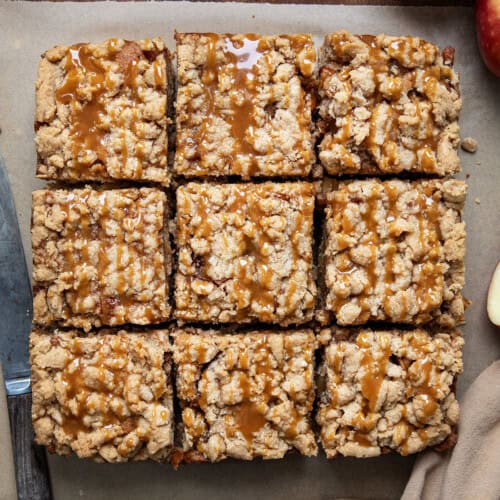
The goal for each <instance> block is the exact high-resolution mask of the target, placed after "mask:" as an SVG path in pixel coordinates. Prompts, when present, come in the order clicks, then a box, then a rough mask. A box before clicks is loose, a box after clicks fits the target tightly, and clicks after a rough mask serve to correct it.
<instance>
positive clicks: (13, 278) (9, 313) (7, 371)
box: [0, 157, 33, 396]
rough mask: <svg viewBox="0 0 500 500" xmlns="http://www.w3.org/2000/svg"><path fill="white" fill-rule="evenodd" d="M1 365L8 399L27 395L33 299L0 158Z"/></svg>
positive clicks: (9, 191) (19, 235)
mask: <svg viewBox="0 0 500 500" xmlns="http://www.w3.org/2000/svg"><path fill="white" fill-rule="evenodd" d="M0 290H1V291H2V298H1V301H0V318H2V327H1V329H2V335H0V361H1V362H2V366H3V369H4V378H5V387H6V390H7V395H9V396H12V395H16V394H26V393H27V392H29V391H30V378H29V373H30V366H29V353H28V337H29V332H30V328H31V319H32V316H33V313H32V302H33V301H32V295H31V286H30V280H29V276H28V269H27V267H26V259H25V257H24V250H23V245H22V242H21V234H20V232H19V224H18V223H17V216H16V209H15V207H14V200H13V198H12V193H11V190H10V184H9V179H8V177H7V172H6V169H5V165H4V162H3V159H2V158H1V157H0Z"/></svg>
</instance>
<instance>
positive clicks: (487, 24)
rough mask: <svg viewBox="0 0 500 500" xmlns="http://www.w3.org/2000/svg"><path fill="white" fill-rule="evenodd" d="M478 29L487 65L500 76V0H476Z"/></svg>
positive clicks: (480, 46) (480, 47)
mask: <svg viewBox="0 0 500 500" xmlns="http://www.w3.org/2000/svg"><path fill="white" fill-rule="evenodd" d="M476 31H477V40H478V44H479V50H480V51H481V55H482V56H483V60H484V62H485V64H486V66H488V68H489V70H490V71H491V72H492V73H494V74H495V75H497V76H500V0H476Z"/></svg>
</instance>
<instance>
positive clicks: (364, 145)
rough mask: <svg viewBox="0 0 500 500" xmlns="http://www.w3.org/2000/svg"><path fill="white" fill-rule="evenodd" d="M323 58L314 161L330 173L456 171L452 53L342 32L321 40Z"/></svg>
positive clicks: (415, 41) (405, 40)
mask: <svg viewBox="0 0 500 500" xmlns="http://www.w3.org/2000/svg"><path fill="white" fill-rule="evenodd" d="M320 58H321V67H320V76H319V97H320V101H319V106H318V110H319V116H320V121H319V133H320V139H321V141H320V144H319V159H320V161H321V163H322V165H323V166H324V168H325V170H326V172H327V173H329V174H331V175H338V174H358V173H359V174H378V175H382V174H395V173H400V172H410V173H418V174H435V175H440V176H443V175H448V174H452V173H454V172H456V171H457V170H459V168H460V162H459V159H458V155H457V147H458V144H459V140H460V138H459V128H458V115H459V112H460V108H461V106H462V101H461V99H460V93H459V90H458V77H457V75H456V73H455V72H454V71H453V69H452V65H453V58H454V49H452V48H450V47H447V48H445V49H444V50H443V51H442V53H440V52H439V49H438V47H436V46H435V45H434V44H432V43H430V42H427V41H425V40H421V39H420V38H412V37H393V36H387V35H378V36H372V35H358V36H356V35H351V34H350V33H348V32H347V31H339V32H337V33H331V34H329V35H327V36H326V37H325V41H324V45H323V46H322V48H321V57H320Z"/></svg>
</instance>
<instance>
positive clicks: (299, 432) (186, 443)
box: [173, 329, 317, 462]
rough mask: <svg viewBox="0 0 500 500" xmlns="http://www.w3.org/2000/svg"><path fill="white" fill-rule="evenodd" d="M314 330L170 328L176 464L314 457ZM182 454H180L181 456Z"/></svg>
mask: <svg viewBox="0 0 500 500" xmlns="http://www.w3.org/2000/svg"><path fill="white" fill-rule="evenodd" d="M315 348H316V339H315V336H314V333H313V332H312V330H295V331H286V332H267V331H266V332H247V333H243V334H231V333H227V334H221V333H218V332H216V331H201V330H197V329H189V330H176V331H175V332H174V333H173V349H174V366H175V373H176V390H177V396H178V398H179V402H180V406H181V411H182V425H181V427H180V432H181V441H182V447H183V449H182V451H181V450H179V451H177V454H178V456H177V457H176V461H177V462H181V461H186V462H193V461H211V462H216V461H219V460H222V459H224V458H228V457H231V458H239V459H244V460H251V459H253V458H256V457H262V458H265V459H271V458H282V457H283V456H284V455H285V454H286V453H287V452H288V451H290V450H296V451H298V452H299V453H301V454H302V455H306V456H314V455H316V454H317V446H316V442H315V437H314V433H313V431H312V428H311V412H312V408H313V402H314V393H315V391H314V350H315ZM179 455H180V456H179Z"/></svg>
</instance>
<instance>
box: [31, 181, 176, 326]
mask: <svg viewBox="0 0 500 500" xmlns="http://www.w3.org/2000/svg"><path fill="white" fill-rule="evenodd" d="M165 211H166V195H165V193H164V192H162V191H161V190H159V189H153V188H141V189H137V188H130V189H111V190H103V191H97V190H93V189H91V188H89V187H86V188H84V189H74V190H63V189H57V190H39V191H34V192H33V214H32V231H31V235H32V245H33V287H34V294H33V295H34V322H35V323H36V324H39V325H45V326H47V325H52V324H55V323H59V324H60V325H64V326H74V327H79V328H84V329H85V330H89V329H90V328H91V327H92V326H95V327H98V326H101V325H121V324H124V323H134V324H139V325H147V324H152V323H159V322H161V321H165V320H166V319H168V317H169V313H170V307H169V304H168V280H167V277H168V275H169V274H170V249H169V242H168V237H167V232H166V225H167V224H166V218H165Z"/></svg>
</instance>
